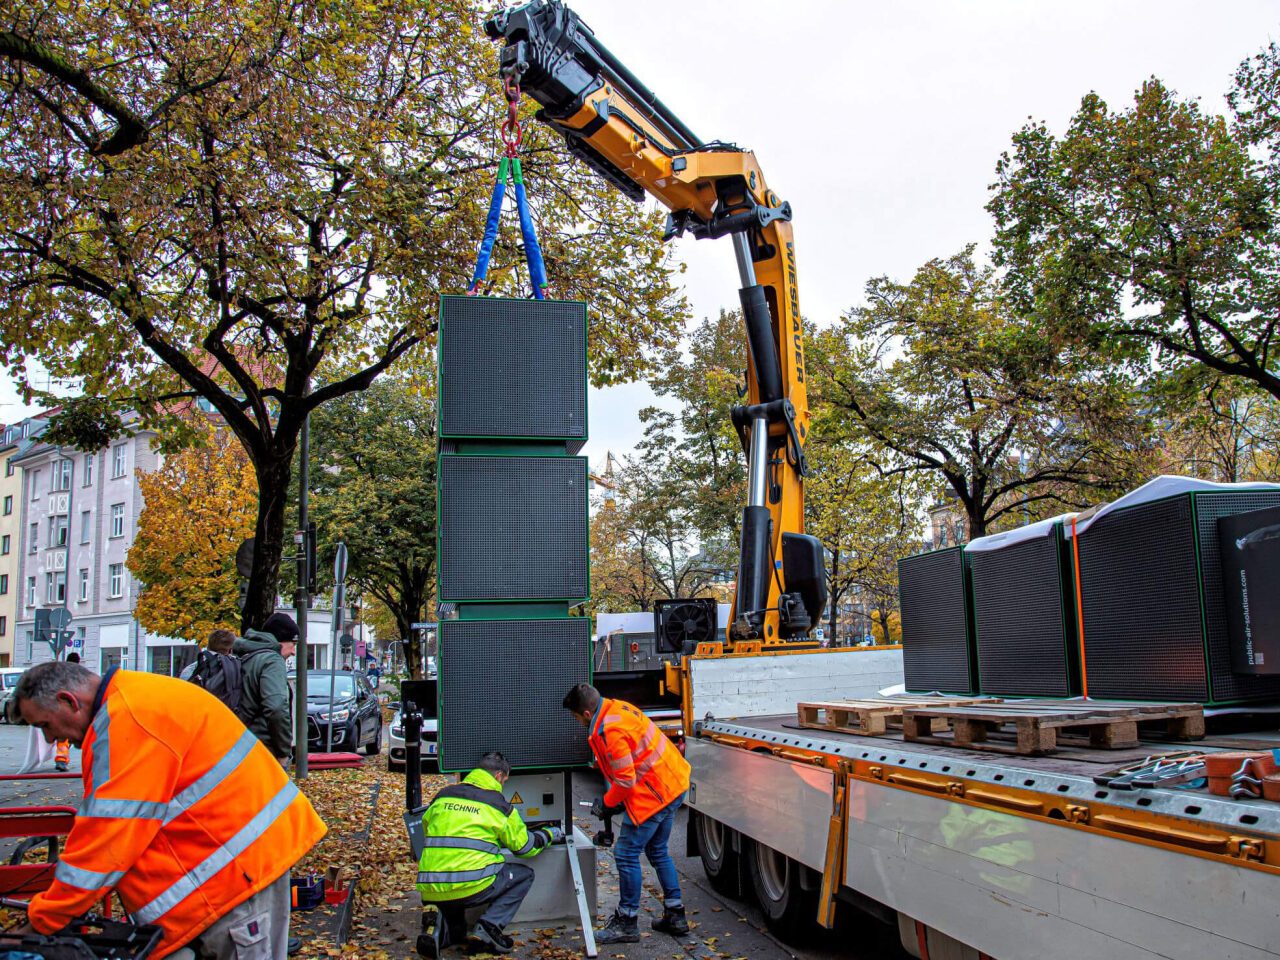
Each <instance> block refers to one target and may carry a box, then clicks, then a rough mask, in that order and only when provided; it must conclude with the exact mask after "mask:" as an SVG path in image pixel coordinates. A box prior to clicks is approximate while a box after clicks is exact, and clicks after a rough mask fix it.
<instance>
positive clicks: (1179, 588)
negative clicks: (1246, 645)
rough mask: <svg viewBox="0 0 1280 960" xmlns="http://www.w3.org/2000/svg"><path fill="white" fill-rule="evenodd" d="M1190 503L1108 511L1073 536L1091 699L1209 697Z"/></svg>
mask: <svg viewBox="0 0 1280 960" xmlns="http://www.w3.org/2000/svg"><path fill="white" fill-rule="evenodd" d="M1191 519H1192V518H1191V498H1190V497H1186V496H1182V497H1172V498H1170V499H1168V500H1157V501H1155V502H1153V503H1145V504H1141V505H1140V506H1136V507H1130V508H1129V509H1127V510H1118V511H1115V512H1113V513H1108V514H1106V515H1104V516H1102V517H1100V518H1099V519H1098V520H1096V521H1095V522H1094V523H1093V524H1092V525H1090V526H1089V527H1088V528H1087V529H1086V530H1085V531H1084V532H1083V533H1081V534H1080V535H1079V538H1078V540H1079V549H1080V593H1081V601H1082V607H1083V616H1084V650H1085V670H1086V672H1087V676H1088V684H1089V696H1091V697H1103V698H1106V697H1114V698H1117V699H1121V700H1186V701H1193V702H1203V701H1204V700H1206V699H1207V698H1208V696H1209V688H1208V684H1207V683H1206V677H1205V666H1204V631H1203V629H1202V628H1201V623H1200V584H1199V580H1200V577H1199V571H1198V569H1197V567H1196V544H1195V537H1194V536H1193V534H1192V529H1191Z"/></svg>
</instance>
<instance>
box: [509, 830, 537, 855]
mask: <svg viewBox="0 0 1280 960" xmlns="http://www.w3.org/2000/svg"><path fill="white" fill-rule="evenodd" d="M525 832H526V833H528V835H529V836H528V839H527V840H525V842H524V846H523V847H521V848H520V849H519V850H512V851H511V852H512V853H514V854H515V855H516V856H517V857H523V856H524V855H525V854H526V853H528V852H529V851H530V850H532V849H533V848H534V840H533V832H532V831H530V830H526V831H525Z"/></svg>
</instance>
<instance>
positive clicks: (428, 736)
mask: <svg viewBox="0 0 1280 960" xmlns="http://www.w3.org/2000/svg"><path fill="white" fill-rule="evenodd" d="M395 710H396V713H395V716H394V717H392V718H391V731H390V733H389V734H388V741H389V744H390V746H389V747H388V749H387V769H388V770H391V771H397V770H399V771H403V770H404V768H405V754H404V714H403V713H402V712H401V709H400V704H398V703H397V704H396V705H395ZM436 730H437V721H436V718H435V717H423V719H422V772H423V773H439V772H440V764H439V761H438V760H437V759H436Z"/></svg>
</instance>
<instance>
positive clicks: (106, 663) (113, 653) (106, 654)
mask: <svg viewBox="0 0 1280 960" xmlns="http://www.w3.org/2000/svg"><path fill="white" fill-rule="evenodd" d="M123 649H124V648H123V647H103V648H102V672H103V673H104V674H105V673H106V672H107V671H108V670H110V669H111V668H112V667H118V666H120V663H121V660H122V659H123V658H122V656H121V651H122V650H123Z"/></svg>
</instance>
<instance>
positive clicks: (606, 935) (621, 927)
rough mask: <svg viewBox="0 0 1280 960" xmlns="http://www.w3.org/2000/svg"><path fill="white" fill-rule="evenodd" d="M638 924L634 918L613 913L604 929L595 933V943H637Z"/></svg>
mask: <svg viewBox="0 0 1280 960" xmlns="http://www.w3.org/2000/svg"><path fill="white" fill-rule="evenodd" d="M639 942H640V922H639V921H638V920H637V919H636V918H635V917H628V916H626V915H625V914H622V913H618V911H616V910H615V911H614V912H613V916H612V917H610V918H609V922H608V923H607V924H605V926H604V929H602V930H597V931H596V943H639Z"/></svg>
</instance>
